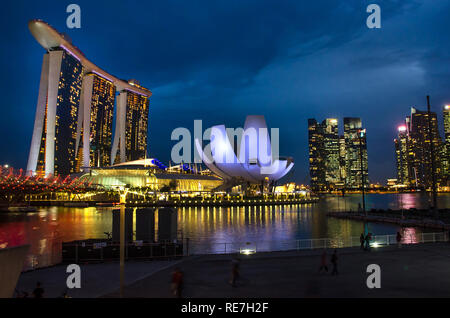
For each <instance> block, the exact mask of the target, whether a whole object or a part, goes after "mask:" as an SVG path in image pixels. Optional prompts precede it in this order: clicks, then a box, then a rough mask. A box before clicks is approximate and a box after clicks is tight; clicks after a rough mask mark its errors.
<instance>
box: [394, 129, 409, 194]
mask: <svg viewBox="0 0 450 318" xmlns="http://www.w3.org/2000/svg"><path fill="white" fill-rule="evenodd" d="M394 143H395V158H396V165H397V182H398V183H399V184H403V185H409V184H410V181H411V177H410V164H409V143H408V131H407V128H406V126H405V125H402V126H399V127H398V137H397V138H396V139H394Z"/></svg>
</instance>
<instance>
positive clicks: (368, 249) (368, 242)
mask: <svg viewBox="0 0 450 318" xmlns="http://www.w3.org/2000/svg"><path fill="white" fill-rule="evenodd" d="M371 239H372V235H371V234H370V233H367V235H366V238H365V241H366V248H365V250H366V251H369V252H370V240H371Z"/></svg>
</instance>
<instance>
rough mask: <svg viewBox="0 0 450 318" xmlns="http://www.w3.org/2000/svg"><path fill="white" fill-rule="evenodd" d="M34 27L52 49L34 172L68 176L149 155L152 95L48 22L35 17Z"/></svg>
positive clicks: (31, 160) (31, 163) (45, 69)
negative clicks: (96, 59)
mask: <svg viewBox="0 0 450 318" xmlns="http://www.w3.org/2000/svg"><path fill="white" fill-rule="evenodd" d="M28 26H29V29H30V31H31V34H32V35H33V36H34V37H35V39H36V40H37V41H38V42H39V44H41V45H42V47H43V48H44V49H45V50H46V53H45V54H44V57H43V61H42V71H41V78H40V84H39V94H38V101H37V108H36V117H35V122H34V130H33V137H32V140H31V148H30V154H29V157H28V166H27V172H28V174H38V175H42V176H44V175H45V176H49V175H62V176H65V175H69V174H71V173H77V172H79V171H80V170H81V168H88V167H104V166H109V165H111V164H113V163H118V162H125V161H131V160H138V159H144V158H145V157H146V154H147V123H148V111H149V98H150V96H151V94H152V93H151V92H150V91H149V90H148V89H146V88H144V87H142V86H140V85H139V82H138V81H136V80H130V81H124V80H121V79H118V78H116V77H114V76H113V75H111V74H109V73H107V72H105V71H104V70H102V69H101V68H99V67H98V66H96V65H95V64H93V63H92V62H91V61H89V60H88V59H87V58H86V57H85V56H84V54H83V53H81V51H80V50H79V49H78V48H77V47H75V46H74V45H73V44H72V43H71V40H70V39H69V38H68V37H67V36H65V35H63V34H60V33H59V32H58V31H56V30H55V29H54V28H52V27H51V26H50V25H48V24H47V23H45V22H43V21H40V20H32V21H30V22H29V24H28ZM114 110H115V111H114ZM114 113H115V114H116V117H115V130H114V137H113V117H114Z"/></svg>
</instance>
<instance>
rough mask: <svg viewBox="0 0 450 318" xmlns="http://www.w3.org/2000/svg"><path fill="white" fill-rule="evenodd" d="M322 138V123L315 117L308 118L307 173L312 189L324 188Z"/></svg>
mask: <svg viewBox="0 0 450 318" xmlns="http://www.w3.org/2000/svg"><path fill="white" fill-rule="evenodd" d="M323 139H324V134H323V127H322V125H321V124H320V123H318V122H317V121H316V120H315V119H308V145H309V174H310V177H311V189H313V190H314V191H323V190H325V189H326V184H325V160H324V158H325V155H324V152H325V151H324V145H323Z"/></svg>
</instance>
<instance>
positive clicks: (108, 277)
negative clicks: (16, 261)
mask: <svg viewBox="0 0 450 318" xmlns="http://www.w3.org/2000/svg"><path fill="white" fill-rule="evenodd" d="M331 252H332V250H328V255H329V256H331ZM321 253H322V251H321V250H308V251H300V252H296V251H295V252H294V251H293V252H270V253H257V254H253V255H246V256H245V255H239V258H240V259H241V276H242V278H243V279H242V280H241V281H240V282H239V284H238V287H236V288H233V287H231V286H230V284H229V283H228V281H229V279H230V274H231V260H232V257H233V255H205V256H191V257H186V258H184V259H183V260H182V261H181V262H177V263H176V264H175V262H173V263H170V262H167V263H165V264H162V262H160V264H159V265H153V264H152V263H141V264H140V265H139V263H126V268H127V281H128V283H127V286H126V288H125V296H126V297H173V296H172V295H171V293H170V279H171V273H172V271H173V269H174V268H175V267H179V268H181V269H182V270H183V271H184V274H185V290H184V297H221V298H222V297H227V298H228V297H295V298H296V297H450V266H449V264H450V244H448V243H425V244H417V245H409V246H403V247H402V248H401V249H398V248H397V247H394V246H390V247H383V248H372V251H371V252H364V251H361V250H360V249H359V248H344V249H339V250H338V257H339V259H338V270H339V275H337V276H331V274H330V271H331V266H330V268H329V273H321V274H319V273H318V268H319V265H320V259H321V257H320V255H321ZM234 256H236V255H234ZM155 263H156V262H155ZM369 264H378V265H379V266H380V267H381V288H380V289H368V288H367V286H366V279H367V277H368V275H369V274H368V273H366V269H367V266H368V265H369ZM87 266H88V267H89V266H92V267H90V268H88V267H82V271H85V270H86V272H83V274H82V275H84V278H83V281H84V282H85V283H84V285H82V288H81V289H80V290H76V291H69V294H70V295H72V296H74V297H98V296H102V297H118V296H119V292H118V288H117V287H118V264H117V263H115V264H97V265H87ZM116 270H117V272H116ZM133 271H139V273H137V272H133ZM41 273H42V274H44V273H45V275H40V274H41ZM66 276H67V275H66V274H64V272H63V271H61V269H60V266H58V267H55V268H53V269H48V271H47V272H44V270H40V271H35V272H30V273H24V274H22V276H21V278H20V281H19V288H25V287H26V286H27V287H28V286H31V285H30V283H32V282H34V281H35V280H36V279H38V278H39V279H40V280H41V281H42V282H43V283H44V284H47V288H50V286H49V282H48V281H47V282H46V279H48V280H50V281H55V282H56V280H58V281H61V278H62V279H63V280H64V281H65V277H66ZM131 276H133V277H131ZM139 276H141V278H139ZM114 287H116V289H115V290H114ZM53 295H54V294H53ZM47 296H52V293H48V295H47Z"/></svg>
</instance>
